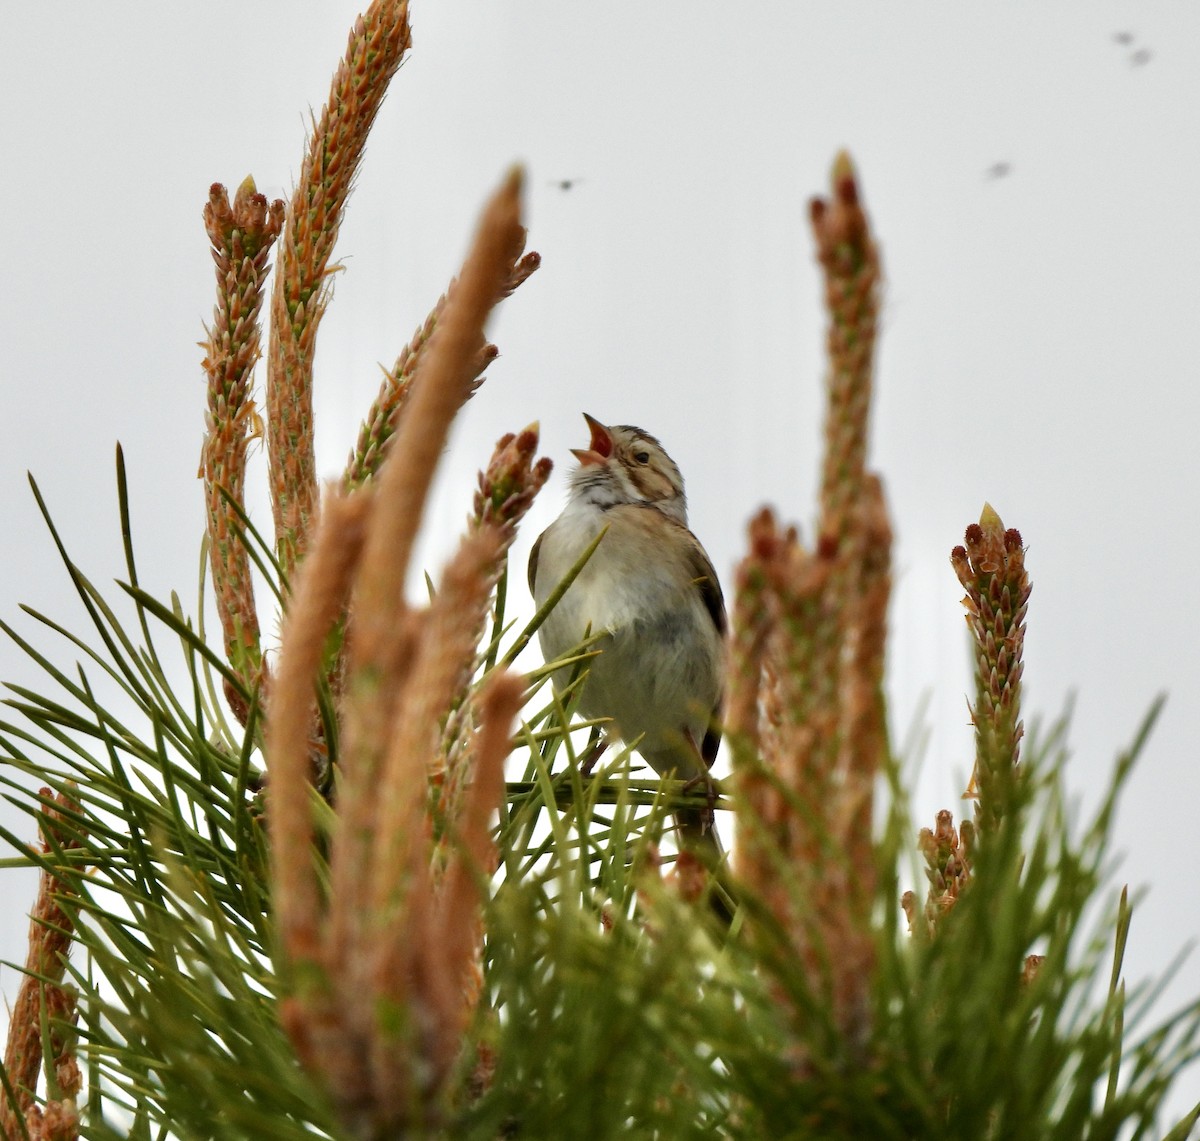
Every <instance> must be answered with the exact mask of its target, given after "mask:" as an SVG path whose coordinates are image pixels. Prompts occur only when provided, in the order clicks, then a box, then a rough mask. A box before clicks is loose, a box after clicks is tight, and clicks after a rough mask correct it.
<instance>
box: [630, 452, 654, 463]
mask: <svg viewBox="0 0 1200 1141" xmlns="http://www.w3.org/2000/svg"><path fill="white" fill-rule="evenodd" d="M633 458H634V459H635V460H637V462H638V463H640V464H648V463H649V462H650V453H649V452H634V454H633Z"/></svg>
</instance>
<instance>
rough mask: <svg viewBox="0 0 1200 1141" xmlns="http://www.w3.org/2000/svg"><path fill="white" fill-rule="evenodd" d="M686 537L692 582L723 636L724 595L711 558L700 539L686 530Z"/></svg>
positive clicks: (724, 624)
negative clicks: (701, 544)
mask: <svg viewBox="0 0 1200 1141" xmlns="http://www.w3.org/2000/svg"><path fill="white" fill-rule="evenodd" d="M688 538H689V539H691V543H690V544H689V546H688V550H687V555H686V557H687V560H688V567H689V570H690V571H691V577H692V582H694V583H695V584H696V589H697V590H699V591H700V598H701V599H702V600H703V602H704V609H705V610H707V611H708V615H709V617H710V618H711V619H712V620H713V625H714V626H716V628H717V632H718V633H719V634H720V635H721V636H722V637H724V636H725V626H726V620H725V596H724V595H723V594H722V593H721V584H720V583H719V582H718V581H717V572H716V571H715V570H713V565H712V560H711V559H710V558H709V557H708V555H707V554H706V553H705V550H704V548H703V547H702V546H700V540H699V539H697V538H696V536H695V535H693V534H692V533H691V532H690V531H688Z"/></svg>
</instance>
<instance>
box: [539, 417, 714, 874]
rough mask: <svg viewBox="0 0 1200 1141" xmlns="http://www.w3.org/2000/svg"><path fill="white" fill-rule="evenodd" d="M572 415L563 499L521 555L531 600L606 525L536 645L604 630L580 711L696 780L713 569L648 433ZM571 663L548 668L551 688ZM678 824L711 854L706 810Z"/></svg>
mask: <svg viewBox="0 0 1200 1141" xmlns="http://www.w3.org/2000/svg"><path fill="white" fill-rule="evenodd" d="M584 419H585V420H586V421H587V423H588V427H589V428H590V429H591V433H592V438H591V442H590V444H589V445H588V447H587V448H579V449H572V451H573V452H574V454H575V456H576V457H577V458H578V460H579V467H578V468H576V469H575V470H574V471H573V472H572V473H571V476H570V496H569V499H568V501H567V506H566V508H565V509H564V510H563V513H562V514H561V515H560V516H559V517H558V518H557V519H556V520H555V521H554V522H553V523H551V524H550V526H549V527H548V528H547V529H546V530H545V531H544V532H542V534H541V535H540V536H539V538H538V540H537V542H536V543H535V544H534V546H533V551H532V553H531V554H530V557H529V589H530V591H531V592H532V594H533V597H534V600H535V601H536V602H537V604H538V605H539V606H541V605H542V604H543V603H544V602H545V601H546V599H547V598H548V596H549V595H550V593H551V592H552V591H553V590H554V588H555V587H556V586H557V585H558V584H559V583H560V582H561V581H562V579H563V578H564V576H565V575H566V574H567V572H568V571H569V570H570V569H571V568H572V567H573V566H574V565H575V564H576V563H577V562H578V560H579V558H580V557H581V556H582V554H583V553H584V551H585V550H586V548H587V547H588V545H589V544H590V543H591V542H592V541H593V540H594V539H595V538H596V536H597V535H598V534H599V533H600V532H601V531H602V530H603V529H604V528H606V527H607V529H608V530H607V532H606V533H605V535H604V537H603V538H602V539H601V540H600V545H599V546H598V547H597V548H596V550H595V552H594V553H593V555H592V557H591V558H590V559H589V561H588V562H587V563H586V565H585V566H584V567H583V569H582V570H581V571H580V572H579V576H578V577H577V578H576V579H575V581H574V582H573V583H572V584H571V586H570V587H569V588H568V590H567V592H566V593H565V594H564V595H563V597H562V599H561V600H560V601H559V603H558V605H557V606H556V607H555V608H554V609H553V610H552V611H551V612H550V615H549V616H548V617H547V619H546V621H545V622H544V623H543V625H542V627H541V629H540V631H539V638H540V640H541V645H542V653H543V654H544V655H545V658H546V660H547V661H553V660H554V659H555V658H558V657H561V656H562V655H564V654H566V653H567V652H568V651H570V650H571V649H572V648H573V647H574V646H577V645H578V644H579V643H580V642H581V641H582V640H583V638H584V636H585V633H586V631H587V630H588V629H589V628H590V629H591V631H592V633H593V634H602V635H603V636H602V638H601V639H600V640H599V641H598V642H596V643H594V645H593V646H592V648H593V649H596V650H599V654H598V655H597V656H596V657H594V658H592V659H591V661H590V663H589V670H588V676H587V678H586V680H585V682H584V686H583V693H582V696H581V698H580V703H579V708H580V711H581V712H582V713H583V714H584V716H586V717H589V718H601V717H606V718H610V719H611V722H610V724H609V726H608V734H609V736H617V737H620V738H621V739H623V740H625V741H627V742H629V743H631V744H633V743H635V742H636V747H637V751H638V752H639V753H640V754H641V755H642V756H643V757H644V758H645V760H646V761H647V762H648V763H649V764H650V766H651V767H652V768H653V769H654V770H655V771H656V772H657V773H659V774H661V775H664V776H665V775H668V774H671V773H673V774H674V776H675V777H676V778H677V779H681V780H696V779H699V780H704V781H706V782H707V781H708V769H709V767H710V766H711V765H712V763H713V758H714V757H715V756H716V752H717V746H718V744H719V742H720V731H719V729H717V727H716V725H715V717H716V714H717V712H718V707H719V705H720V700H721V689H722V682H723V674H724V652H723V639H724V634H725V603H724V600H723V598H722V596H721V587H720V584H719V583H718V582H717V576H716V572H715V571H714V570H713V565H712V563H711V562H710V561H709V558H708V555H707V554H705V552H704V548H703V547H702V546H701V545H700V541H699V540H698V539H697V538H696V536H695V535H693V534H692V533H691V531H689V530H688V526H687V499H686V497H685V496H684V492H683V477H682V476H681V475H680V474H679V468H678V467H676V466H675V462H674V461H673V460H672V459H671V457H670V456H668V455H667V453H666V451H665V450H664V449H663V446H662V445H661V444H660V443H659V442H658V440H656V439H655V438H654V437H653V436H651V435H650V434H649V433H648V432H643V431H642V429H641V428H634V427H631V426H630V425H628V424H619V425H615V426H612V427H606V426H605V425H604V424H601V423H600V421H599V420H596V419H594V418H593V417H591V416H588V415H586V414H585V415H584ZM569 675H570V671H569V670H567V669H565V668H564V669H562V670H559V671H558V673H557V674H556V675H555V678H554V683H555V686H556V688H559V687H561V686H563V685H565V684H566V683H567V682H568V680H569ZM639 738H640V740H639ZM676 823H677V825H678V827H679V830H680V835H681V840H682V842H683V843H685V844H687V845H689V846H690V847H691V848H692V849H693V850H696V849H697V848H699V849H705V850H706V854H707V855H708V856H709V857H711V856H716V855H719V854H720V845H719V843H718V842H717V839H716V835H715V833H714V831H713V828H712V812H711V810H707V811H706V810H703V809H700V810H688V811H685V812H680V813H678V814H677V815H676Z"/></svg>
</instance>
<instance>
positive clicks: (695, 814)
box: [675, 808, 737, 926]
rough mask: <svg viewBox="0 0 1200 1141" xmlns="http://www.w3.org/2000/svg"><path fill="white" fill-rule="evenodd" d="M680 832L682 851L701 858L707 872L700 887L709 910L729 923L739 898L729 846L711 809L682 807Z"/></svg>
mask: <svg viewBox="0 0 1200 1141" xmlns="http://www.w3.org/2000/svg"><path fill="white" fill-rule="evenodd" d="M675 826H676V828H677V830H678V835H679V850H680V852H681V853H683V852H686V853H687V854H688V855H689V856H690V857H691V858H692V859H694V860H695V861H697V862H698V863H699V864H700V865H701V866H702V868H703V870H704V872H705V873H706V877H707V882H706V883H704V884H703V886H702V888H701V889H700V890H701V891H702V892H703V893H704V895H705V897H706V900H707V903H708V906H709V909H710V910H711V911H712V913H713V914H714V915H715V916H716V917H717V918H718V919H719V920H720V921H721V922H722V923H723V924H724V925H725V926H729V924H730V923H732V922H733V916H734V912H736V911H737V901H736V899H735V898H734V896H733V893H732V890H731V888H730V884H729V874H728V872H729V869H728V865H727V861H726V859H725V848H724V846H723V845H722V844H721V838H720V836H718V835H717V828H716V822H715V821H714V820H713V811H712V809H711V808H682V809H680V810H679V811H678V812H676V813H675Z"/></svg>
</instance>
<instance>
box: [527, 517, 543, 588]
mask: <svg viewBox="0 0 1200 1141" xmlns="http://www.w3.org/2000/svg"><path fill="white" fill-rule="evenodd" d="M545 537H546V532H545V531H543V532H542V533H541V534H540V535H539V536H538V537H537V541H536V542H535V543H534V544H533V550H532V551H530V552H529V593H530V594H532V593H533V584H534V583H535V582H536V581H537V566H538V551H539V550H541V547H542V540H543V539H544V538H545Z"/></svg>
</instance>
